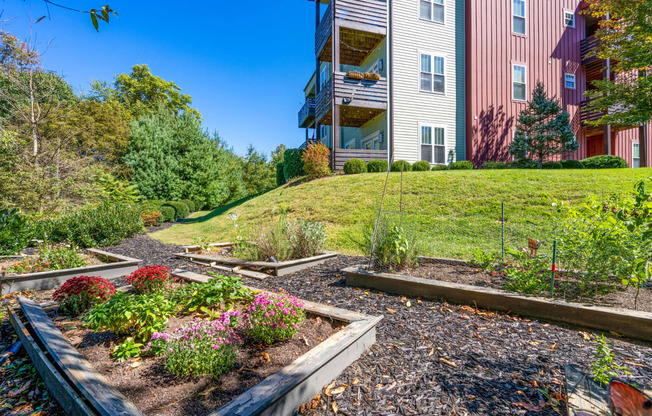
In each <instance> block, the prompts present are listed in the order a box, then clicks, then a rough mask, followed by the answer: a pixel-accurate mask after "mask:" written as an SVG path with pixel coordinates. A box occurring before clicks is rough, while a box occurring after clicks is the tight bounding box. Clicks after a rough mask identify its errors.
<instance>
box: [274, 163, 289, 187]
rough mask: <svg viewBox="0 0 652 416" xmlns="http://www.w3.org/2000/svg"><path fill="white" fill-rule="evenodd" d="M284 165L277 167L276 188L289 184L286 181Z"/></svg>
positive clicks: (279, 164)
mask: <svg viewBox="0 0 652 416" xmlns="http://www.w3.org/2000/svg"><path fill="white" fill-rule="evenodd" d="M283 166H284V165H283V163H278V164H277V165H276V186H283V185H285V184H286V183H287V181H286V180H285V174H284V173H283Z"/></svg>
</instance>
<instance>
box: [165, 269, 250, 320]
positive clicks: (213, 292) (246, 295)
mask: <svg viewBox="0 0 652 416" xmlns="http://www.w3.org/2000/svg"><path fill="white" fill-rule="evenodd" d="M209 274H211V275H212V277H211V278H210V279H209V280H208V282H207V283H190V284H183V285H181V286H179V287H178V288H177V289H176V290H175V291H174V292H173V293H172V295H171V298H172V299H173V301H174V302H176V303H178V304H179V305H182V306H183V308H184V309H185V310H187V311H189V312H196V311H200V310H202V308H208V309H212V308H219V307H220V306H221V305H225V306H226V307H227V308H228V307H231V306H235V305H237V304H241V303H246V302H249V301H250V300H252V299H253V295H252V294H251V291H250V290H249V289H247V288H246V287H244V286H243V284H242V280H240V278H239V277H235V276H220V275H216V274H214V273H212V272H209Z"/></svg>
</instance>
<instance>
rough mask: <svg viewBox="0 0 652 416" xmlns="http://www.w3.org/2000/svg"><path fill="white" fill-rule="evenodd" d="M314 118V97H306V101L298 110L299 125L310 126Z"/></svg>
mask: <svg viewBox="0 0 652 416" xmlns="http://www.w3.org/2000/svg"><path fill="white" fill-rule="evenodd" d="M314 119H315V99H314V98H306V102H305V104H304V105H303V107H301V110H299V127H310V125H311V124H312V122H313V120H314Z"/></svg>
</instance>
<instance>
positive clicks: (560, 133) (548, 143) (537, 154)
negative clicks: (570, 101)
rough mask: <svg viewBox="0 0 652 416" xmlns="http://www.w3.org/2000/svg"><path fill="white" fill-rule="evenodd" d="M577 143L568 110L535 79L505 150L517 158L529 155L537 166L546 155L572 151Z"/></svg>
mask: <svg viewBox="0 0 652 416" xmlns="http://www.w3.org/2000/svg"><path fill="white" fill-rule="evenodd" d="M578 147H579V145H578V144H577V140H576V139H575V135H574V134H573V130H572V129H571V126H570V117H569V115H568V113H567V112H566V111H565V110H563V109H562V108H561V105H560V104H559V101H558V100H557V99H556V97H552V98H550V97H548V94H547V93H546V89H545V87H544V86H543V84H542V83H541V82H537V85H536V87H535V89H534V91H533V92H532V100H531V101H530V102H529V103H528V106H527V108H526V109H525V110H523V111H521V113H520V114H519V115H518V119H517V122H516V133H515V134H514V141H512V144H511V145H510V146H509V153H511V154H512V155H514V156H516V157H517V158H523V157H530V158H532V159H533V160H536V161H537V162H538V163H539V166H541V165H542V164H543V162H544V161H545V160H546V159H547V158H548V157H550V156H553V155H558V154H562V153H566V152H574V151H575V150H577V148H578Z"/></svg>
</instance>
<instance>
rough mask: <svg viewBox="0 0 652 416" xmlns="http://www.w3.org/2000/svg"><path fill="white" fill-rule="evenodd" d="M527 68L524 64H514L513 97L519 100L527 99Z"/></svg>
mask: <svg viewBox="0 0 652 416" xmlns="http://www.w3.org/2000/svg"><path fill="white" fill-rule="evenodd" d="M526 76H527V74H526V70H525V66H524V65H514V70H513V74H512V84H513V95H512V97H513V98H514V99H515V100H518V101H526V99H527V90H526V88H527V79H526Z"/></svg>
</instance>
